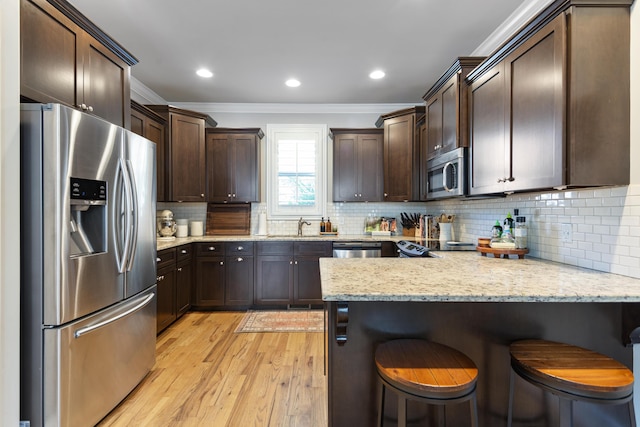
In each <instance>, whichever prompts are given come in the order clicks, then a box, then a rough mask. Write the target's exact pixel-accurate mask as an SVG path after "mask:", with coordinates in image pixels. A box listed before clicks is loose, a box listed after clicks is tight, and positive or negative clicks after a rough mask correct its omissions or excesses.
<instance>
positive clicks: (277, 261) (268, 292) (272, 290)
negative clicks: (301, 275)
mask: <svg viewBox="0 0 640 427" xmlns="http://www.w3.org/2000/svg"><path fill="white" fill-rule="evenodd" d="M256 260H257V261H256V281H255V283H256V288H255V296H256V304H262V305H286V304H289V303H291V294H292V287H293V259H292V256H291V255H262V256H258V257H256Z"/></svg>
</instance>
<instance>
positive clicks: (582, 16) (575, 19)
mask: <svg viewBox="0 0 640 427" xmlns="http://www.w3.org/2000/svg"><path fill="white" fill-rule="evenodd" d="M630 4H631V1H627V2H624V1H623V2H619V1H617V2H613V1H612V2H608V1H599V2H589V3H587V4H585V3H581V2H574V1H567V2H559V1H558V2H555V3H553V4H552V5H551V6H550V7H549V8H548V9H545V10H544V11H543V12H542V13H541V14H540V15H539V16H538V17H536V18H535V19H534V20H532V21H531V22H530V23H529V24H527V26H526V27H524V28H523V29H522V30H521V31H520V32H519V33H517V34H516V35H515V36H514V37H513V38H512V39H511V40H509V41H508V42H507V43H505V45H503V46H502V47H501V48H499V49H498V50H497V51H496V53H495V54H493V55H491V56H490V57H489V58H487V60H486V61H485V62H483V63H482V64H481V65H480V66H479V67H478V68H476V69H475V70H474V71H472V72H471V73H470V74H469V76H468V78H467V80H468V82H469V83H470V85H471V92H470V94H471V95H470V96H471V100H470V107H469V108H470V115H471V116H470V138H471V140H470V147H471V150H470V159H471V162H470V166H471V178H470V193H471V194H487V193H498V192H506V193H510V192H514V191H528V190H538V189H545V188H564V187H583V186H600V185H625V184H628V183H629V120H630V117H629V78H630V75H629V29H630V23H629V5H630Z"/></svg>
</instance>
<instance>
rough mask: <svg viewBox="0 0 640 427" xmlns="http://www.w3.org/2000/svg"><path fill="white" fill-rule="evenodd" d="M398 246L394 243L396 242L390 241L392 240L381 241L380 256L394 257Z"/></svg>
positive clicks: (396, 254)
mask: <svg viewBox="0 0 640 427" xmlns="http://www.w3.org/2000/svg"><path fill="white" fill-rule="evenodd" d="M398 251H399V250H398V246H397V245H396V242H392V241H389V240H387V241H384V242H382V254H381V256H382V257H383V258H394V257H397V256H398V254H399V252H398Z"/></svg>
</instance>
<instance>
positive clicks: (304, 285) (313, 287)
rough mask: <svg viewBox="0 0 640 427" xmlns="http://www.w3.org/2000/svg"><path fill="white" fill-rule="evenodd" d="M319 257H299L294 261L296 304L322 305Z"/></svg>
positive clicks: (294, 299)
mask: <svg viewBox="0 0 640 427" xmlns="http://www.w3.org/2000/svg"><path fill="white" fill-rule="evenodd" d="M319 258H320V257H318V256H298V257H296V259H295V261H294V276H295V277H294V288H293V302H294V304H322V288H321V286H320V263H319V261H318V260H319Z"/></svg>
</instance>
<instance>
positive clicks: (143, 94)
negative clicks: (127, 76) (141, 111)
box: [131, 76, 168, 105]
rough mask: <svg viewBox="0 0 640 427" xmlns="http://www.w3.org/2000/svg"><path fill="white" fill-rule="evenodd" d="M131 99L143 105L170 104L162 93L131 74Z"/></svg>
mask: <svg viewBox="0 0 640 427" xmlns="http://www.w3.org/2000/svg"><path fill="white" fill-rule="evenodd" d="M131 99H133V100H134V101H136V102H138V103H140V104H143V105H146V104H152V105H155V104H168V102H167V101H165V100H164V99H163V98H162V97H161V96H160V95H158V94H157V93H155V92H154V91H152V90H151V89H149V87H148V86H146V85H145V84H144V83H142V82H141V81H140V80H138V79H136V78H135V77H133V76H131Z"/></svg>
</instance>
